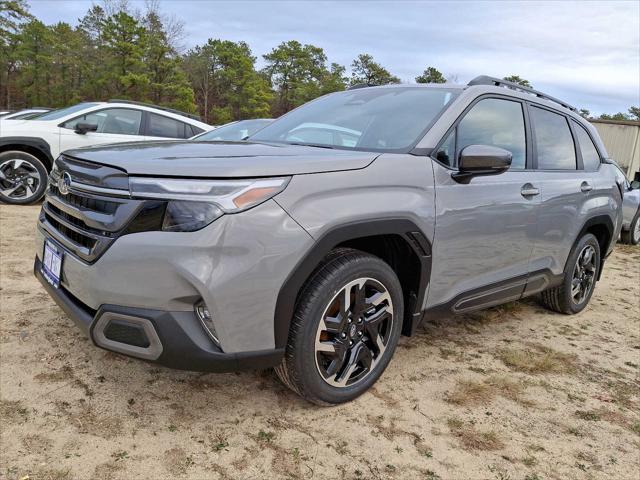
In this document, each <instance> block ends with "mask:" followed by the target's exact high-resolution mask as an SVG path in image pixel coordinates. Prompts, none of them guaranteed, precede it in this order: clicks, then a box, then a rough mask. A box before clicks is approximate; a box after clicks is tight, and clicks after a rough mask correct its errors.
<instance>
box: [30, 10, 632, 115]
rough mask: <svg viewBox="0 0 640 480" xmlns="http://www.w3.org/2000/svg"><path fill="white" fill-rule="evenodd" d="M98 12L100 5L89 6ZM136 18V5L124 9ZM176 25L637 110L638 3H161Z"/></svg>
mask: <svg viewBox="0 0 640 480" xmlns="http://www.w3.org/2000/svg"><path fill="white" fill-rule="evenodd" d="M28 3H29V4H30V6H31V12H32V13H33V14H34V15H35V16H36V17H37V18H39V19H40V20H42V21H43V22H45V23H47V24H50V23H55V22H58V21H64V22H68V23H70V24H72V25H75V24H77V21H78V18H80V17H82V16H83V15H84V13H85V12H86V11H87V9H88V8H89V7H90V6H91V4H92V3H94V2H92V1H91V0H28ZM98 3H99V2H98ZM130 3H131V4H132V6H133V8H140V9H144V1H143V0H132V1H130ZM160 5H161V9H162V11H163V12H165V13H166V14H169V15H174V16H175V17H177V18H179V19H181V20H182V21H183V22H184V25H185V37H184V39H183V44H184V46H185V48H190V47H193V46H194V45H198V44H202V43H204V42H206V41H207V39H208V38H221V39H225V40H233V41H240V40H243V41H245V42H247V43H248V44H249V45H250V47H251V49H252V50H253V53H254V55H256V56H257V57H258V67H260V66H262V65H263V62H262V57H261V56H262V55H263V54H265V53H268V52H269V51H270V50H271V49H272V48H274V47H275V46H277V45H278V44H279V43H281V42H283V41H287V40H298V41H300V42H302V43H311V44H314V45H316V46H319V47H322V48H323V49H324V51H325V53H326V54H327V57H328V59H329V62H337V63H340V64H342V65H345V66H347V67H348V66H349V65H350V64H351V62H352V61H353V59H354V58H355V57H356V56H357V55H358V54H360V53H369V54H371V55H373V57H374V59H375V60H376V61H377V62H379V63H381V64H382V65H383V66H384V67H386V68H387V69H388V70H389V71H391V73H393V74H394V75H396V76H398V77H400V78H401V79H402V80H403V81H406V82H412V81H413V79H414V77H416V76H417V75H419V74H420V73H421V72H422V70H424V69H425V68H426V67H427V66H434V67H436V68H437V69H438V70H440V71H441V72H443V73H444V74H445V75H446V76H447V77H454V78H455V79H456V81H457V83H466V82H467V81H469V80H471V79H472V78H473V77H475V76H477V75H490V76H495V77H504V76H507V75H512V74H517V75H520V76H521V77H522V78H526V79H527V80H529V81H530V82H531V84H532V85H533V86H534V87H535V88H537V89H539V90H541V91H543V92H545V93H547V94H549V95H553V96H555V97H558V98H561V99H562V100H564V101H566V102H568V103H570V104H572V105H574V106H576V107H577V108H587V109H588V110H590V111H591V113H592V114H600V113H616V112H620V111H622V112H626V111H627V109H628V108H629V107H630V106H631V105H640V1H638V0H633V1H611V0H609V1H581V2H572V1H549V2H544V1H536V2H528V1H506V0H504V1H494V2H476V1H449V2H431V1H374V0H369V1H334V2H327V1H301V0H298V1H294V0H289V1H274V2H268V1H259V0H254V1H211V0H161V2H160Z"/></svg>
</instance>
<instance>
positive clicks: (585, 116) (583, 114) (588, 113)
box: [579, 108, 591, 118]
mask: <svg viewBox="0 0 640 480" xmlns="http://www.w3.org/2000/svg"><path fill="white" fill-rule="evenodd" d="M579 113H580V115H582V116H583V117H584V118H589V115H591V112H590V111H589V110H587V109H586V108H581V109H580V111H579Z"/></svg>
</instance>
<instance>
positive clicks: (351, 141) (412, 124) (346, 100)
mask: <svg viewBox="0 0 640 480" xmlns="http://www.w3.org/2000/svg"><path fill="white" fill-rule="evenodd" d="M456 95H457V90H456V89H447V88H425V87H411V86H407V87H391V88H387V87H382V88H363V89H357V90H347V91H345V92H340V93H334V94H331V95H327V96H324V97H321V98H319V99H318V100H315V101H313V102H309V103H307V104H306V105H303V106H302V107H300V108H298V109H296V110H293V111H292V112H290V113H288V114H287V115H285V116H284V117H282V118H281V119H279V120H277V121H275V122H274V123H272V124H271V125H268V126H267V127H265V128H263V129H262V130H260V131H259V132H258V133H256V134H255V135H252V136H251V137H250V140H252V141H263V142H276V143H288V144H302V145H315V146H322V147H329V148H334V147H335V148H347V149H355V150H371V151H379V152H402V151H406V150H407V149H409V148H410V147H412V146H413V145H414V144H415V143H416V142H417V141H418V140H420V138H421V137H422V136H423V135H424V133H425V131H426V130H427V128H428V127H429V126H430V125H431V123H432V122H433V120H434V119H435V118H436V116H437V115H438V114H439V113H440V112H441V111H442V110H443V108H444V107H445V106H446V105H447V104H448V103H449V102H450V101H451V100H452V99H453V98H454V97H455V96H456Z"/></svg>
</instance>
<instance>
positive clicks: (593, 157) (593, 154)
mask: <svg viewBox="0 0 640 480" xmlns="http://www.w3.org/2000/svg"><path fill="white" fill-rule="evenodd" d="M573 127H574V130H575V132H576V137H577V139H578V146H579V147H580V153H581V154H582V163H583V164H584V169H585V170H590V171H595V170H597V169H598V168H599V167H600V155H599V154H598V150H597V149H596V146H595V145H594V144H593V142H592V141H591V137H590V136H589V134H588V133H587V131H586V130H585V129H584V127H583V126H582V125H580V124H579V123H578V122H573Z"/></svg>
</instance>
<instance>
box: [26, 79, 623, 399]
mask: <svg viewBox="0 0 640 480" xmlns="http://www.w3.org/2000/svg"><path fill="white" fill-rule="evenodd" d="M616 171H617V169H616V167H615V166H614V165H613V164H611V161H610V160H608V159H607V154H606V152H605V149H604V147H603V145H602V142H601V141H600V139H599V137H598V134H597V132H596V130H595V129H594V128H593V127H592V126H591V125H590V124H589V123H588V122H586V121H585V120H584V119H583V118H582V117H581V116H580V115H578V114H577V113H576V111H575V109H573V108H571V107H570V106H568V105H566V104H565V103H563V102H561V101H559V100H556V99H553V98H551V97H549V96H547V95H544V94H542V93H541V92H538V91H534V90H531V89H527V88H523V87H521V86H518V85H515V84H511V83H509V82H505V81H502V80H498V79H494V78H490V77H478V78H476V79H474V80H473V81H472V82H470V83H469V84H468V85H465V86H452V85H426V86H425V85H393V86H381V87H368V86H364V88H352V89H350V90H348V91H345V92H339V93H334V94H330V95H327V96H324V97H321V98H319V99H317V100H314V101H312V102H310V103H307V104H306V105H303V106H302V107H300V108H298V109H296V110H294V111H292V112H290V113H288V114H287V115H285V116H283V117H282V118H280V119H278V120H277V121H275V122H273V123H272V124H270V125H268V126H267V127H265V128H264V129H262V130H260V131H259V132H257V133H256V134H254V135H253V136H251V137H250V138H249V139H248V140H247V141H239V142H215V143H211V142H206V141H188V142H184V141H171V142H162V143H160V142H146V143H130V144H119V145H113V146H102V147H95V148H81V149H76V150H71V151H67V152H65V153H63V154H62V155H61V156H60V157H59V158H58V159H57V161H56V163H55V168H54V169H53V171H52V172H51V175H50V183H49V187H48V191H47V196H46V200H45V202H44V204H43V206H42V212H41V214H40V218H39V223H38V234H37V246H36V255H37V257H36V260H35V266H34V270H35V275H36V276H37V277H38V278H39V279H40V280H41V282H42V284H43V285H44V287H45V288H46V289H47V291H48V292H49V294H50V295H51V296H52V297H53V298H54V299H55V301H56V302H57V303H58V304H59V305H60V307H61V308H62V309H63V310H64V311H65V312H66V313H67V314H68V315H69V317H71V318H72V319H73V321H74V322H75V323H76V324H77V326H78V327H79V328H80V329H81V330H82V331H83V332H85V333H86V334H87V335H88V336H89V338H90V339H91V340H92V342H93V343H94V344H95V345H97V346H99V347H101V348H104V349H107V350H110V351H114V352H120V353H123V354H126V355H130V356H133V357H137V358H141V359H145V360H148V361H152V362H157V363H159V364H162V365H166V366H169V367H173V368H179V369H188V370H198V371H214V372H223V371H234V370H239V369H243V368H268V367H275V370H276V372H277V374H278V376H279V377H280V378H281V379H282V381H283V382H284V383H285V384H286V385H287V386H288V387H290V388H291V389H292V390H293V391H295V392H296V393H298V394H300V395H301V396H302V397H304V398H306V399H308V400H310V401H311V402H315V403H317V404H320V405H330V404H338V403H341V402H346V401H349V400H352V399H353V398H355V397H357V396H358V395H360V394H362V393H363V392H364V391H366V390H367V389H368V388H369V387H370V386H371V385H372V384H373V383H374V382H375V381H376V380H377V379H378V378H379V377H380V375H381V374H382V372H383V371H384V369H385V368H386V366H387V365H388V363H389V361H390V360H391V357H392V355H393V352H394V350H395V348H396V345H397V343H398V339H399V337H400V335H407V336H411V335H412V334H414V332H415V331H416V329H417V328H418V327H419V326H420V324H421V323H422V322H425V321H429V320H431V319H433V318H436V317H437V316H439V315H451V314H459V313H467V312H471V311H473V310H477V309H482V308H487V307H491V306H494V305H498V304H501V303H504V302H510V301H513V300H518V299H520V298H523V297H527V296H531V295H534V294H539V295H540V298H541V301H542V302H543V303H544V304H545V305H546V306H547V307H549V308H550V309H552V310H554V311H556V312H561V313H566V314H574V313H578V312H580V311H581V310H582V309H584V308H585V307H586V305H587V304H588V302H589V299H590V298H591V295H592V293H593V289H594V286H595V284H596V281H597V280H598V279H599V277H600V274H601V272H602V267H603V264H604V261H605V258H606V257H607V256H608V255H609V253H610V252H611V250H612V248H613V246H614V244H615V239H617V237H618V234H619V232H620V228H621V215H620V211H621V202H622V184H621V182H622V180H621V179H620V178H619V176H618V175H617V173H616Z"/></svg>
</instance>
